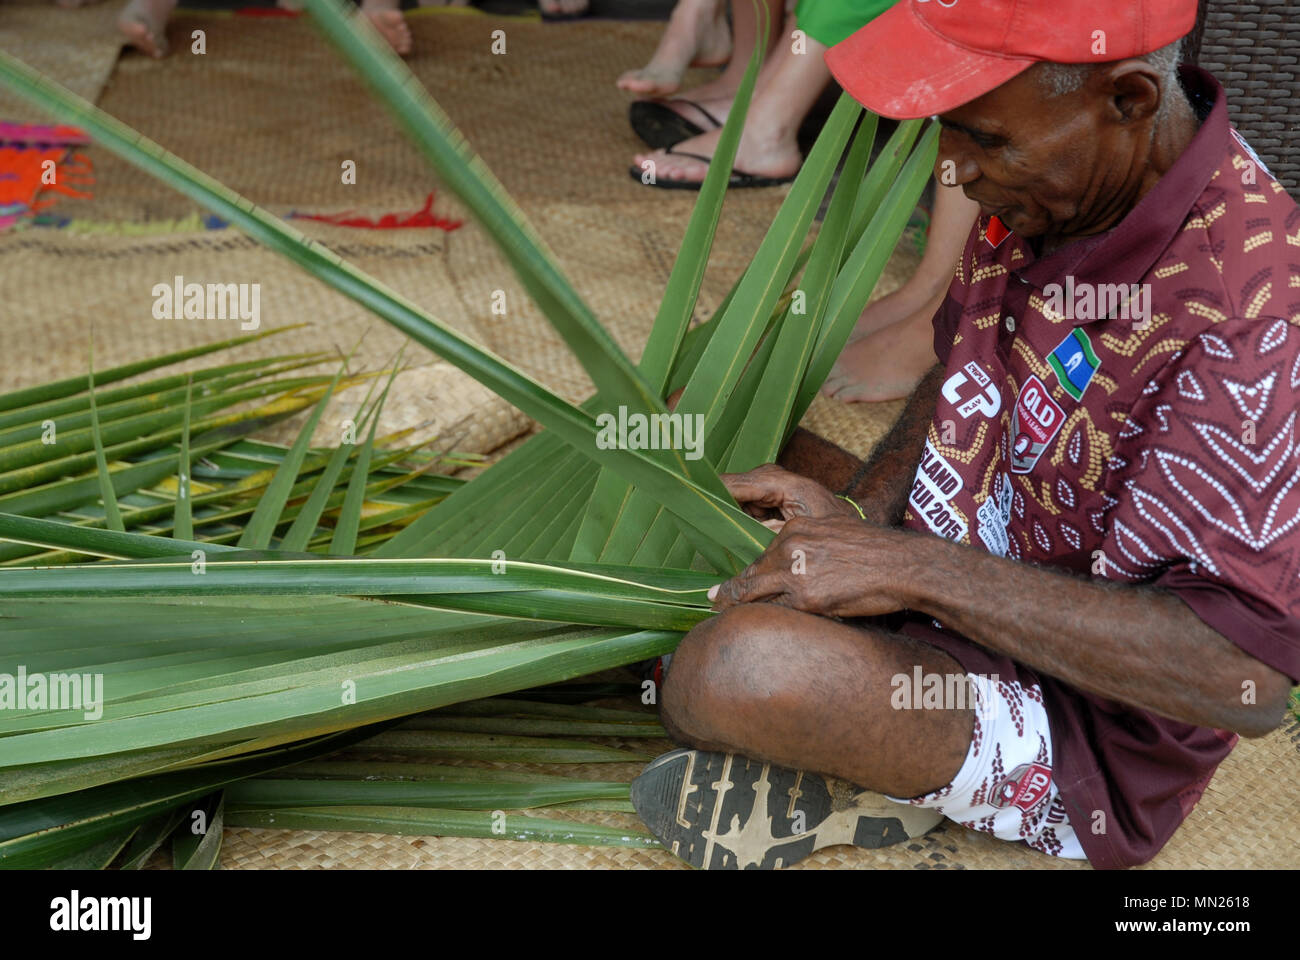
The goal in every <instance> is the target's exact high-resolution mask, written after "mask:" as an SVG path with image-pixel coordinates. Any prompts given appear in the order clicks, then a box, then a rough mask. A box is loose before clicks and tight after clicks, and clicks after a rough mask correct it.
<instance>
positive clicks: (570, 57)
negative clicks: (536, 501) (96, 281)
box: [79, 11, 779, 252]
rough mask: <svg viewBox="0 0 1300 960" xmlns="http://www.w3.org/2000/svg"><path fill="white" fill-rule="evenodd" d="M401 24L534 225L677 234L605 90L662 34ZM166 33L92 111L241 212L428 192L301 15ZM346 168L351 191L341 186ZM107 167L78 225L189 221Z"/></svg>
mask: <svg viewBox="0 0 1300 960" xmlns="http://www.w3.org/2000/svg"><path fill="white" fill-rule="evenodd" d="M408 21H409V23H410V27H411V30H412V33H413V35H414V40H415V52H414V54H413V55H412V56H410V57H409V58H408V59H407V63H408V64H409V66H410V67H411V69H412V71H413V72H414V73H415V75H416V76H417V77H418V78H419V80H420V81H421V82H422V83H423V84H424V86H425V88H426V89H427V90H428V91H429V93H430V94H431V95H432V96H433V97H434V98H435V99H436V100H437V101H438V103H439V105H440V106H441V107H442V108H443V109H444V110H446V112H447V113H448V115H449V116H450V117H451V120H452V122H453V123H455V124H456V126H457V128H458V129H459V130H460V131H461V132H462V133H463V134H464V135H465V136H466V138H467V139H468V140H469V143H470V145H471V146H472V147H473V149H474V150H475V151H476V152H478V153H479V155H480V156H481V157H482V159H483V160H484V161H485V162H486V164H487V165H488V167H489V168H490V169H491V170H492V172H493V173H494V174H495V175H496V176H497V177H498V178H499V179H500V181H501V182H502V184H503V185H504V186H505V188H506V189H507V190H508V191H509V192H510V194H511V195H512V196H513V197H514V198H516V199H517V200H518V201H519V202H520V203H521V205H522V206H523V207H524V208H525V209H526V210H527V211H528V212H529V213H530V214H532V213H534V212H536V211H537V210H538V209H539V207H540V206H541V205H542V204H545V203H559V204H565V203H577V204H581V205H606V204H610V203H614V204H616V205H617V206H616V207H614V208H609V207H606V209H607V212H608V215H609V216H611V217H620V218H636V219H645V218H651V219H660V220H662V221H665V222H668V223H675V224H678V225H679V226H678V230H680V229H681V225H684V224H685V216H686V214H688V213H689V211H690V208H691V205H692V203H693V201H694V194H693V193H691V192H683V191H665V190H657V189H652V188H650V187H645V186H643V185H641V184H640V183H638V182H636V181H634V180H632V179H631V178H630V177H629V176H628V172H627V170H628V166H629V165H630V164H631V162H632V158H633V155H634V154H635V153H636V152H638V151H640V150H643V149H645V148H644V146H643V145H642V144H641V142H640V141H639V140H638V139H637V138H636V136H635V135H634V134H633V133H632V131H631V129H630V128H629V126H628V122H627V107H628V103H629V100H630V98H629V97H628V95H627V94H625V93H623V92H622V91H619V90H617V89H616V88H615V87H614V81H615V79H616V78H617V77H618V75H619V74H620V73H621V72H622V71H624V70H626V69H627V68H628V66H629V65H630V64H637V63H641V62H644V61H645V59H646V58H647V57H648V56H649V54H650V52H651V51H652V50H653V49H654V45H655V42H656V40H657V39H658V36H659V33H660V30H661V27H660V25H658V24H654V23H618V22H611V21H591V22H584V23H574V24H565V25H563V26H555V25H547V24H542V23H537V22H530V21H527V20H521V19H515V18H500V17H489V16H485V15H479V14H473V13H460V14H438V13H430V14H429V15H421V16H412V17H409V18H408ZM196 29H202V30H203V31H204V32H205V36H206V43H207V53H206V54H204V55H194V54H191V53H190V52H189V51H188V49H187V48H183V47H181V46H180V44H181V42H182V41H187V38H188V37H189V35H190V33H191V32H192V31H193V30H196ZM494 31H503V33H504V39H505V45H506V47H505V49H506V52H505V53H504V54H494V53H493V52H492V43H493V36H492V35H493V32H494ZM171 33H172V39H173V45H174V46H175V47H176V48H177V49H176V52H175V53H174V54H173V55H172V56H171V57H169V58H167V59H165V60H161V61H155V60H150V59H148V58H145V57H142V56H137V55H134V54H128V55H126V56H124V57H123V58H122V60H121V61H120V63H119V65H118V68H117V71H116V72H115V74H114V76H113V82H112V84H111V86H110V87H109V89H108V90H107V91H106V93H105V95H104V96H103V97H102V98H101V100H100V106H102V107H103V108H104V109H105V110H106V111H108V112H109V113H111V114H113V115H114V116H116V117H118V118H119V119H121V120H123V121H124V122H126V123H128V124H130V125H131V126H132V127H134V128H135V129H137V130H139V131H140V132H141V133H143V134H145V135H146V136H148V137H150V138H152V139H155V140H157V141H158V142H159V143H161V144H162V145H163V146H165V147H166V148H167V149H169V150H171V151H172V152H174V153H176V154H177V155H178V156H180V157H182V158H183V159H185V160H188V161H189V162H191V163H194V164H195V165H197V166H198V167H200V168H201V169H202V170H204V171H205V172H207V173H209V174H211V175H212V176H214V177H216V178H217V179H218V180H221V181H222V182H223V183H225V184H227V185H228V186H230V187H232V188H233V189H235V190H237V191H239V192H240V193H243V194H245V195H246V196H248V197H249V198H250V199H252V200H254V201H256V202H257V203H260V204H263V205H266V206H270V207H272V208H273V209H277V210H279V209H283V208H286V207H289V208H296V209H299V210H301V209H304V208H308V209H310V210H311V211H312V212H322V211H329V212H338V211H345V210H356V211H405V210H413V209H415V208H417V207H419V205H420V204H421V203H422V202H423V200H424V198H425V196H426V195H427V194H428V193H429V191H430V190H431V189H434V188H435V187H436V186H437V181H436V179H435V177H434V175H433V173H432V172H431V170H430V168H429V167H428V165H427V164H426V163H425V162H424V161H423V160H422V159H421V157H420V155H419V154H418V152H417V151H416V149H415V147H414V146H412V145H411V143H410V141H409V140H408V139H407V138H406V136H405V135H404V134H403V133H402V132H401V131H400V130H399V129H398V128H397V126H396V125H395V123H394V121H393V120H392V118H391V116H390V114H389V113H388V112H387V110H386V109H384V108H383V107H381V106H379V105H378V104H377V103H376V102H375V101H374V99H373V98H372V96H371V94H370V93H369V91H368V89H367V88H366V87H365V86H364V85H363V84H362V82H361V81H360V80H359V79H358V78H357V77H356V75H355V73H354V72H353V71H352V69H351V67H349V66H348V65H347V64H346V63H345V62H344V61H343V60H342V59H341V58H340V57H339V56H338V55H337V54H336V53H335V52H334V51H333V49H332V48H331V47H330V46H329V45H328V44H327V43H326V42H325V41H324V39H322V38H321V37H320V36H319V35H318V34H317V32H316V31H315V29H314V28H313V27H312V25H311V23H310V22H309V20H308V19H307V18H294V19H285V18H264V17H239V16H231V15H229V14H223V13H215V12H200V11H181V12H180V13H179V14H178V15H177V16H176V17H175V19H174V20H173V22H172V27H171ZM697 76H699V77H703V76H706V74H704V72H699V73H698V74H697ZM349 160H351V161H354V162H355V164H356V183H355V184H345V183H343V177H342V165H343V163H344V162H345V161H349ZM103 164H104V166H103V168H102V171H101V174H102V175H101V181H102V183H101V189H100V191H99V193H98V194H97V196H96V202H95V204H93V209H87V210H85V211H84V212H81V213H79V215H81V216H86V217H91V218H94V219H97V220H110V221H140V220H145V219H175V218H178V217H183V216H185V215H187V214H189V213H190V212H192V211H193V210H194V209H195V207H194V205H193V203H192V202H191V201H189V200H187V199H185V198H183V197H180V196H179V195H177V194H175V193H173V192H171V191H169V190H168V189H167V188H166V187H162V186H160V185H158V184H156V183H155V182H154V181H153V180H152V179H151V178H149V177H148V176H147V175H146V174H144V173H141V172H138V171H136V170H135V169H134V168H131V167H129V166H128V165H126V164H125V163H124V162H122V161H119V160H117V159H115V158H108V157H105V158H104V159H103ZM445 199H446V201H447V203H446V206H445V207H444V205H443V204H444V198H443V197H441V196H440V197H439V198H438V202H437V204H435V207H434V211H435V212H436V213H446V214H448V215H454V214H455V213H456V212H457V209H458V208H457V207H456V206H455V205H454V204H453V203H451V201H450V198H449V197H448V198H445ZM778 200H779V191H773V190H751V191H742V192H738V193H737V196H736V197H735V198H734V202H733V203H731V205H730V207H729V209H728V217H729V218H739V219H742V220H743V219H751V220H753V221H754V222H755V223H759V224H766V222H767V220H768V219H769V218H770V215H771V211H772V210H773V209H774V206H775V202H776V201H778ZM88 206H89V205H88ZM543 235H544V236H545V237H546V239H547V240H552V238H551V237H550V236H548V235H546V233H545V231H543ZM554 245H555V246H556V247H557V249H558V248H560V246H561V245H560V244H558V243H556V244H554ZM561 252H562V251H561Z"/></svg>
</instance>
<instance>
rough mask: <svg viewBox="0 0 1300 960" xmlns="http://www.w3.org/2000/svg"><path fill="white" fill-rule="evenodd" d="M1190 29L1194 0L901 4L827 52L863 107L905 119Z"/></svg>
mask: <svg viewBox="0 0 1300 960" xmlns="http://www.w3.org/2000/svg"><path fill="white" fill-rule="evenodd" d="M1195 25H1196V0H900V2H899V3H897V4H895V5H894V6H892V7H890V8H889V9H888V10H886V11H885V12H884V13H882V14H881V15H880V16H878V17H876V19H874V20H872V21H871V22H870V23H868V24H867V25H866V26H865V27H863V28H862V29H861V30H859V31H858V32H857V33H855V34H853V35H852V36H850V37H849V38H848V39H847V40H845V41H843V42H842V43H838V44H836V45H835V46H833V47H831V49H830V50H828V51H827V52H826V64H827V66H829V67H830V68H831V73H832V74H834V75H835V79H836V80H838V81H839V83H840V86H842V87H843V88H844V89H845V90H847V91H848V93H849V95H850V96H851V97H853V99H855V100H857V101H858V102H859V103H861V104H862V105H863V106H864V107H866V108H867V109H868V110H871V111H872V112H874V113H878V114H880V115H881V116H885V117H893V118H895V119H899V120H903V119H909V118H914V117H928V116H931V115H933V114H938V113H944V112H946V111H948V110H952V109H954V108H956V107H959V106H961V105H962V104H964V103H970V102H971V101H972V100H975V99H978V98H979V97H982V96H983V95H984V94H986V93H988V92H989V91H990V90H992V89H993V88H994V87H998V86H1001V85H1002V84H1004V83H1006V82H1007V81H1008V80H1010V79H1011V78H1012V77H1014V76H1016V75H1017V74H1019V73H1023V72H1024V71H1025V70H1028V69H1029V68H1030V67H1032V66H1033V65H1034V64H1035V63H1037V62H1039V61H1040V60H1051V61H1053V62H1055V63H1104V62H1107V61H1110V60H1124V59H1127V58H1129V57H1138V56H1142V55H1143V54H1147V53H1151V52H1152V51H1153V50H1159V49H1160V48H1161V47H1163V46H1166V45H1168V44H1170V43H1173V42H1174V41H1175V40H1177V39H1179V38H1180V37H1184V36H1186V35H1187V34H1188V33H1190V32H1191V31H1192V28H1193V27H1194V26H1195Z"/></svg>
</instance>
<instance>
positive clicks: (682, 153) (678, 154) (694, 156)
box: [664, 147, 713, 163]
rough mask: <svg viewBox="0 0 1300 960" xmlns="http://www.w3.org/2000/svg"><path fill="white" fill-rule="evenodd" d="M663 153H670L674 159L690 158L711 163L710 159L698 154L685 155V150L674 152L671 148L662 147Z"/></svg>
mask: <svg viewBox="0 0 1300 960" xmlns="http://www.w3.org/2000/svg"><path fill="white" fill-rule="evenodd" d="M664 153H671V154H672V155H673V156H674V157H690V158H691V159H692V160H703V161H704V162H705V163H712V162H713V158H712V157H706V156H704V155H703V154H699V153H687V152H686V151H685V150H674V149H673V148H672V147H664Z"/></svg>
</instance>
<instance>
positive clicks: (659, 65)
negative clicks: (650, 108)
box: [617, 0, 731, 96]
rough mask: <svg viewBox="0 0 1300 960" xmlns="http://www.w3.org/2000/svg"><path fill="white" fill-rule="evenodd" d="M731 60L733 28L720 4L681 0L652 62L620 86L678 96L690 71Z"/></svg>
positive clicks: (624, 77) (629, 73)
mask: <svg viewBox="0 0 1300 960" xmlns="http://www.w3.org/2000/svg"><path fill="white" fill-rule="evenodd" d="M730 59H731V28H730V27H729V26H728V25H727V10H726V5H725V4H724V3H721V2H719V0H678V3H677V6H675V7H674V8H673V12H672V16H671V17H669V18H668V26H667V27H665V28H664V33H663V36H662V37H660V38H659V46H658V48H656V50H655V52H654V56H653V57H651V58H650V62H649V63H647V64H646V65H645V66H644V67H642V68H640V69H639V70H628V71H627V72H626V73H624V74H623V75H622V76H621V77H619V78H618V81H617V86H618V88H619V89H620V90H627V91H628V92H629V93H640V94H646V95H648V96H664V95H665V94H669V93H675V92H676V91H677V89H678V88H679V87H680V86H681V84H682V74H683V73H685V72H686V68H687V67H692V66H694V67H719V66H722V65H723V64H725V63H726V62H727V61H728V60H730Z"/></svg>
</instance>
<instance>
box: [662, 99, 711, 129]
mask: <svg viewBox="0 0 1300 960" xmlns="http://www.w3.org/2000/svg"><path fill="white" fill-rule="evenodd" d="M673 99H674V100H677V101H678V102H680V103H684V104H686V105H687V106H689V107H694V108H695V109H696V110H698V111H700V113H701V114H703V115H704V117H705V118H706V119H707V120H708V121H709V123H711V124H713V126H714V127H715V128H721V127H722V121H721V120H719V119H718V118H717V117H715V116H714V115H713V114H711V113H709V111H707V110H705V109H704V108H703V107H702V106H700V105H699V104H698V103H696V102H695V101H694V100H687V99H686V98H685V97H673ZM683 119H685V118H683Z"/></svg>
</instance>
